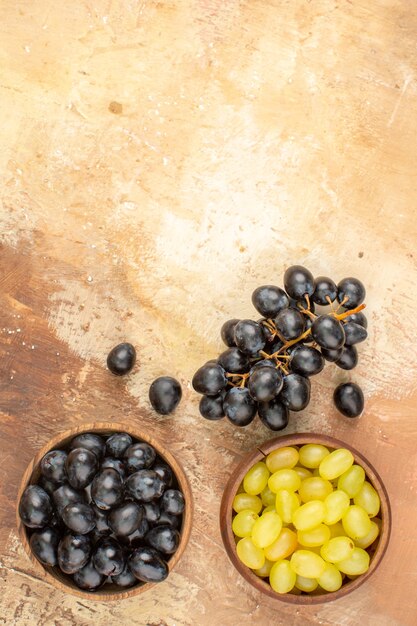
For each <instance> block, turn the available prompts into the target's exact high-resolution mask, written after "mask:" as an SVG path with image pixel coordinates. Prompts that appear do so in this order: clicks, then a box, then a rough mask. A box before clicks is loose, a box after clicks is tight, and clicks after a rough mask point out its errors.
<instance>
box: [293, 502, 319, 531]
mask: <svg viewBox="0 0 417 626" xmlns="http://www.w3.org/2000/svg"><path fill="white" fill-rule="evenodd" d="M325 515H326V507H325V505H324V502H322V501H321V500H311V502H306V504H303V505H302V506H300V507H299V508H298V509H296V510H295V511H294V513H293V516H292V523H293V524H294V526H295V527H296V529H297V530H310V529H311V528H315V527H316V526H318V525H319V524H321V523H322V522H323V520H324V516H325Z"/></svg>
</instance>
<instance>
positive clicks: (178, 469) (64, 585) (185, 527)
mask: <svg viewBox="0 0 417 626" xmlns="http://www.w3.org/2000/svg"><path fill="white" fill-rule="evenodd" d="M116 432H125V433H128V434H129V435H131V436H132V437H133V438H135V439H139V440H141V441H144V442H146V443H149V444H150V445H152V446H153V447H154V448H155V450H156V451H157V453H158V455H159V456H160V457H161V458H162V459H163V460H164V461H166V462H167V463H168V465H169V466H170V467H171V469H172V470H173V472H174V474H175V477H176V479H177V481H178V485H179V488H180V490H181V491H182V493H183V495H184V498H185V509H184V513H183V521H182V527H181V532H180V542H179V545H178V548H177V551H176V552H175V553H174V554H173V555H172V557H171V558H170V559H169V561H168V571H169V574H170V573H171V572H172V570H173V569H174V568H175V566H176V565H177V563H178V562H179V561H180V559H181V557H182V555H183V553H184V551H185V548H186V547H187V544H188V541H189V539H190V534H191V526H192V519H193V513H194V502H193V496H192V491H191V486H190V483H189V480H188V478H187V475H186V473H185V471H184V469H183V467H182V465H181V463H180V462H179V461H178V460H177V459H176V457H175V456H174V455H173V454H172V453H171V452H169V450H166V449H165V448H164V446H163V444H162V443H160V442H159V441H158V440H157V439H156V438H154V437H153V436H152V435H148V434H146V433H145V432H143V431H142V430H141V429H140V428H137V427H136V426H134V425H133V426H131V425H129V424H126V423H123V422H87V423H83V424H80V425H79V426H74V427H72V428H69V429H67V430H65V431H63V432H61V433H60V434H58V435H55V436H54V437H52V438H51V439H49V440H48V441H47V443H46V444H45V445H44V446H42V448H41V449H40V450H39V451H38V452H37V454H36V455H35V456H34V458H33V459H32V460H31V461H30V463H29V465H28V466H27V468H26V470H25V472H24V474H23V476H22V479H21V481H20V485H19V489H18V493H17V498H16V523H17V532H18V536H19V539H20V541H21V543H22V544H23V547H24V549H25V552H26V554H27V555H28V557H29V559H30V561H31V563H32V565H33V567H34V568H35V570H36V573H37V575H39V577H40V578H42V580H44V581H45V582H48V583H50V584H51V585H53V586H54V587H56V588H58V589H59V590H60V591H63V592H65V593H71V594H72V595H74V596H78V597H79V598H84V600H95V601H102V602H109V601H118V600H123V599H125V598H132V597H134V596H137V595H140V594H141V593H144V592H146V591H149V590H150V589H151V588H152V587H154V586H155V585H158V584H160V583H143V584H139V585H136V586H134V587H128V588H125V589H124V588H122V587H121V588H120V591H118V590H117V589H116V590H115V589H111V590H110V591H107V592H104V591H85V590H82V589H79V588H78V587H76V586H75V583H72V581H71V579H67V580H66V581H65V582H64V579H63V578H62V579H61V578H60V577H58V576H59V572H57V573H56V572H55V568H54V567H48V566H44V565H42V563H40V562H39V561H38V559H37V558H36V557H35V555H34V554H33V552H32V550H31V548H30V544H29V536H28V531H27V528H26V526H25V525H24V524H23V522H22V521H21V519H20V517H19V503H20V499H21V497H22V494H23V492H24V490H25V489H26V487H27V486H28V485H30V484H34V481H35V479H34V476H35V475H36V472H38V471H39V465H40V461H41V459H42V458H43V457H44V455H45V454H46V453H47V452H49V451H50V450H53V449H56V448H59V447H61V446H65V445H66V444H67V443H69V441H70V440H71V439H73V438H74V437H75V436H77V435H81V434H83V433H95V434H104V435H107V434H112V433H116ZM32 481H33V482H32ZM64 576H65V575H64V574H62V577H64ZM168 577H169V576H168Z"/></svg>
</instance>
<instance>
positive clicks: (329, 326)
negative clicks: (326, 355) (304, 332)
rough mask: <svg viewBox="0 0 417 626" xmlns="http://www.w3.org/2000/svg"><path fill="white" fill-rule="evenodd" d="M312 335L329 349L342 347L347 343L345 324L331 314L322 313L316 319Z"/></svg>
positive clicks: (323, 346)
mask: <svg viewBox="0 0 417 626" xmlns="http://www.w3.org/2000/svg"><path fill="white" fill-rule="evenodd" d="M311 335H312V337H313V339H314V341H316V342H317V343H318V344H319V346H321V347H322V348H327V349H332V350H334V349H337V348H341V347H342V346H343V344H344V343H345V331H344V330H343V325H342V324H341V323H340V322H339V320H337V319H336V318H335V317H332V316H331V315H320V316H319V317H318V318H317V319H315V320H314V322H313V325H312V327H311Z"/></svg>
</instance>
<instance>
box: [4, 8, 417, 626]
mask: <svg viewBox="0 0 417 626" xmlns="http://www.w3.org/2000/svg"><path fill="white" fill-rule="evenodd" d="M416 36H417V6H416V3H415V1H414V0H409V1H407V0H374V1H370V0H338V1H337V0H311V1H308V0H270V1H268V0H246V1H239V0H195V1H193V0H177V1H174V0H172V1H161V2H156V1H151V0H136V1H133V0H132V1H129V0H84V1H81V0H80V2H75V3H74V2H73V3H68V2H59V1H58V2H56V1H55V2H52V1H51V0H38V1H37V2H29V1H28V0H26V1H18V0H0V110H1V124H0V194H1V196H0V197H1V205H0V236H1V241H2V246H1V249H0V288H1V293H0V298H1V324H0V339H1V341H0V355H1V360H0V369H1V371H0V386H1V387H0V390H1V393H0V410H1V414H0V417H1V436H0V448H1V450H0V452H1V458H0V511H1V531H0V533H1V534H0V563H1V579H0V581H1V591H0V603H1V609H0V623H4V624H7V626H9V625H17V626H23V625H35V624H36V625H37V624H42V626H51V625H57V626H67V625H77V626H78V625H81V626H84V625H87V624H95V625H97V626H109V625H112V624H122V625H125V624H126V625H127V624H133V625H135V626H137V625H138V626H145V625H153V626H155V625H160V624H162V625H164V626H165V625H166V626H174V625H175V626H217V625H219V624H222V625H225V626H237V625H241V626H245V625H251V626H252V625H253V624H260V625H262V626H276V625H280V624H285V625H288V624H291V625H294V626H304V625H305V624H312V625H313V626H315V625H318V624H320V625H325V626H327V625H333V624H336V625H338V626H339V625H340V626H356V624H358V623H363V624H366V626H415V624H416V623H417V618H416V611H417V606H416V604H417V602H416V594H415V589H416V585H417V571H416V561H417V545H416V534H415V524H416V518H417V504H416V502H417V494H416V491H417V486H416V485H417V452H416V434H417V426H416V415H415V413H416V401H417V390H416V331H415V324H416V314H415V303H416V297H415V289H416V280H417V272H416V258H415V255H416V243H417V232H416V230H417V229H416V201H417V187H416V169H417V168H416V163H417V150H416V140H417V83H416V70H417V62H416V58H417V57H416ZM292 263H305V264H306V265H308V266H309V267H310V268H311V270H312V271H313V272H314V273H315V274H322V273H324V274H329V275H331V276H332V277H334V278H335V279H340V278H342V277H344V276H345V275H356V276H358V277H360V278H361V279H362V280H363V281H364V283H365V284H366V286H367V288H368V296H367V304H368V312H367V314H368V318H369V322H370V328H369V331H370V336H369V341H368V342H367V344H366V345H363V346H362V347H361V348H360V353H361V358H360V364H359V366H358V368H357V370H355V372H354V373H352V374H351V375H350V374H349V373H342V372H340V371H336V369H335V368H334V367H332V366H328V367H326V369H325V371H324V372H323V373H322V374H321V375H320V376H319V377H317V378H316V379H315V380H314V381H313V394H312V402H311V404H310V406H309V408H308V409H307V410H306V411H304V412H303V414H299V415H294V416H293V418H292V421H291V425H290V427H289V428H288V431H289V432H291V431H295V430H297V431H303V430H310V431H319V432H324V433H328V434H333V435H335V436H337V437H340V438H346V439H347V440H349V441H350V442H351V443H352V444H353V445H355V446H356V447H357V448H358V449H359V450H360V451H362V452H363V453H365V454H366V455H367V456H368V458H369V460H370V461H371V462H372V463H373V464H375V466H376V467H377V469H378V470H379V471H380V473H381V475H382V478H383V479H384V480H385V482H386V485H387V488H388V490H389V492H390V496H391V501H392V507H393V515H394V534H393V538H392V541H391V545H390V547H389V550H388V553H387V556H386V558H385V559H384V562H383V564H382V565H381V567H380V569H379V570H378V572H377V573H376V574H375V576H374V577H373V580H371V581H370V582H369V584H366V585H364V587H363V588H361V589H360V590H357V591H356V592H355V593H354V594H353V595H352V596H350V597H347V598H346V599H344V600H343V601H339V602H336V603H334V604H333V605H332V604H331V603H329V604H326V605H322V606H317V607H314V608H311V609H303V610H301V609H300V610H294V609H293V608H291V607H287V606H285V605H284V604H282V605H281V604H280V603H273V604H271V603H270V602H269V601H267V600H265V599H264V598H263V597H261V596H259V595H258V594H257V593H256V592H255V591H254V590H252V589H251V588H250V587H249V586H248V585H247V584H246V582H245V581H244V580H243V579H241V578H238V577H237V575H236V574H235V571H234V569H233V567H232V565H231V564H230V563H229V562H228V560H227V559H226V556H225V553H224V550H223V547H222V545H221V541H220V533H219V528H218V520H217V517H218V511H219V504H220V497H221V494H222V490H223V487H224V485H225V482H226V480H227V477H228V475H229V474H230V472H231V471H232V469H233V467H234V465H235V464H236V462H237V461H238V459H239V458H240V457H241V455H242V454H243V453H244V452H245V451H247V450H249V449H251V448H252V447H253V446H254V445H256V444H257V443H260V442H262V441H264V440H266V439H268V437H269V435H268V432H267V431H266V430H265V429H264V428H263V427H261V425H260V424H259V423H256V424H255V423H254V424H252V425H251V426H250V427H248V428H247V429H244V430H237V429H234V428H233V427H232V426H231V425H229V424H228V423H226V422H224V423H223V422H221V423H217V424H216V423H208V422H205V421H204V420H202V419H201V418H199V416H198V410H197V403H198V398H197V397H196V395H195V394H194V393H193V392H192V390H191V389H190V385H189V380H190V378H191V376H192V373H193V372H194V370H195V369H196V368H197V366H198V365H199V364H200V363H202V362H203V361H205V360H207V359H208V358H211V357H213V356H216V354H217V353H218V351H219V350H220V349H221V342H220V340H219V335H218V331H219V327H220V325H221V323H222V322H223V321H224V320H226V319H227V318H229V317H235V316H236V317H243V316H248V315H249V316H251V315H254V312H253V310H252V307H251V304H250V294H251V292H252V290H253V288H254V287H256V286H258V285H259V284H263V283H269V282H271V283H277V284H281V281H282V274H283V270H284V268H285V267H286V266H288V265H290V264H292ZM256 317H257V316H256V314H255V319H256ZM122 339H127V340H130V341H132V342H133V343H134V344H135V345H136V346H137V349H138V354H139V361H138V366H137V368H136V370H135V372H134V373H133V374H132V375H131V376H130V377H129V378H128V379H123V380H116V379H115V378H113V377H111V376H110V375H109V373H108V372H107V371H106V370H105V367H104V363H105V357H106V354H107V352H108V350H109V349H110V348H111V347H112V346H113V345H114V344H115V343H117V342H118V341H119V340H122ZM163 373H169V374H171V375H174V376H177V377H178V378H179V379H180V380H181V383H182V385H183V389H184V399H183V402H182V404H181V405H180V408H179V409H178V411H177V413H176V415H175V416H173V417H168V418H159V417H155V415H154V414H153V413H152V412H151V410H150V407H149V404H148V400H147V390H148V386H149V384H150V382H151V381H152V379H153V378H154V377H155V376H157V375H160V374H163ZM349 378H352V379H353V380H356V381H357V382H359V383H360V384H361V385H362V386H363V389H364V392H365V395H366V399H367V402H366V410H365V413H364V415H363V417H361V418H360V419H359V420H357V421H348V420H344V419H343V418H341V417H340V416H338V415H337V414H336V412H335V410H334V409H333V407H332V402H331V395H332V391H333V388H334V386H335V385H336V383H337V382H338V381H339V380H345V379H349ZM115 419H117V420H118V421H122V420H129V421H130V420H132V421H133V422H135V423H138V424H139V423H140V424H141V425H144V426H145V427H147V428H148V429H149V432H150V433H152V434H153V435H155V436H157V437H158V438H160V439H161V440H162V441H164V442H165V443H166V444H169V446H170V449H171V450H172V452H173V453H174V454H176V455H177V456H178V458H179V460H180V461H181V462H182V463H183V464H184V466H185V468H186V470H187V472H188V475H189V477H190V481H191V484H192V488H193V491H194V496H195V505H196V511H195V521H194V526H193V532H192V537H191V541H190V544H189V547H188V549H187V551H186V553H185V555H184V557H183V559H182V561H181V563H180V564H179V566H178V568H177V570H176V571H175V572H174V573H173V575H172V576H170V578H169V580H168V581H166V582H164V583H163V584H161V585H160V586H159V587H158V588H157V590H156V591H154V592H152V593H150V594H147V595H145V596H144V597H143V598H142V597H140V598H138V599H137V600H135V599H132V600H131V601H126V602H122V603H120V604H115V605H113V606H111V607H107V606H104V605H103V604H100V603H96V602H94V601H91V602H90V601H86V602H80V601H78V600H77V598H73V597H70V596H64V595H62V594H61V593H60V592H58V591H55V590H54V589H53V588H52V587H50V586H48V585H46V584H45V583H44V582H42V581H41V580H39V579H37V578H36V577H34V575H33V570H32V569H31V565H30V562H29V560H28V559H27V558H26V557H25V555H24V553H23V550H22V547H21V546H20V544H19V542H18V540H17V536H16V530H15V523H14V507H15V499H16V493H17V489H18V485H19V481H20V479H21V476H22V474H23V472H24V469H25V467H26V465H27V463H28V462H29V460H30V459H31V458H32V456H33V455H34V454H35V452H36V451H37V449H38V448H39V447H40V446H41V445H43V444H44V443H45V442H46V441H47V440H48V439H49V438H50V437H51V436H52V435H55V434H57V433H59V432H60V430H65V429H67V428H69V427H70V426H72V425H74V424H78V423H80V422H82V421H85V422H87V421H92V420H104V421H111V420H115Z"/></svg>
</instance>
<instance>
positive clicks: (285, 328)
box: [275, 309, 305, 340]
mask: <svg viewBox="0 0 417 626" xmlns="http://www.w3.org/2000/svg"><path fill="white" fill-rule="evenodd" d="M275 325H276V327H277V329H278V330H279V332H280V333H281V335H282V336H283V337H284V339H287V340H290V339H296V338H297V337H299V336H300V335H301V334H302V332H303V330H304V326H305V317H304V315H302V313H300V311H297V310H296V309H283V310H282V311H281V312H280V313H278V315H277V317H276V318H275Z"/></svg>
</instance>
